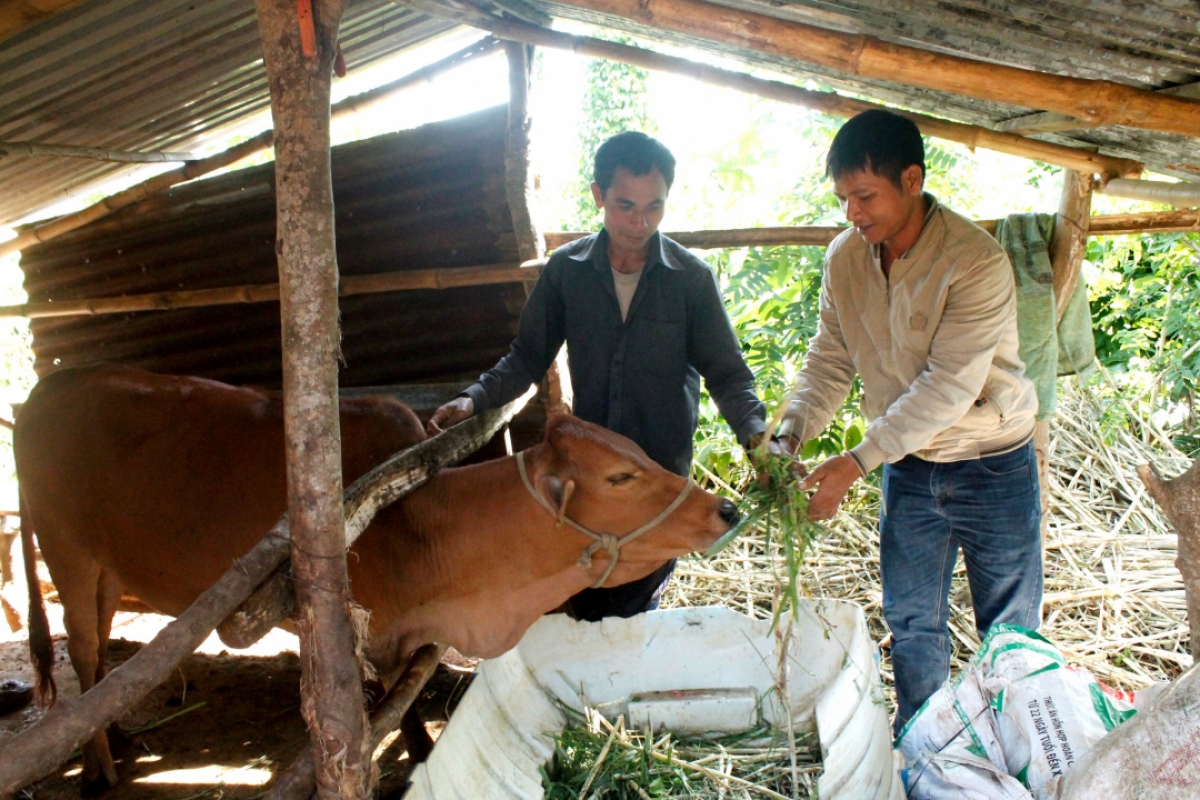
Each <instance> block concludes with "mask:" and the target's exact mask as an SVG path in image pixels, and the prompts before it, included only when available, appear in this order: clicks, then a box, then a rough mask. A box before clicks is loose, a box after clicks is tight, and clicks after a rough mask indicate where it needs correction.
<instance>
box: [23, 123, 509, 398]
mask: <svg viewBox="0 0 1200 800" xmlns="http://www.w3.org/2000/svg"><path fill="white" fill-rule="evenodd" d="M505 124H506V109H505V107H503V106H501V107H497V108H493V109H488V110H485V111H481V112H478V113H476V114H472V115H469V116H466V117H461V118H459V119H455V120H450V121H448V122H441V123H435V124H431V125H426V126H424V127H421V128H418V129H416V130H412V131H406V132H402V133H398V134H393V135H390V136H384V137H379V138H377V139H372V140H368V141H363V142H356V143H353V144H348V145H344V146H341V147H338V148H335V149H334V152H333V182H334V195H335V201H336V205H337V240H338V262H339V266H340V268H341V271H342V274H344V275H366V274H375V273H381V272H392V271H398V270H408V269H428V268H431V267H459V266H471V265H476V264H490V263H500V262H508V263H514V264H515V263H516V262H517V260H518V258H517V251H516V244H515V240H514V238H513V233H512V218H511V215H510V214H509V210H508V204H507V202H506V200H505V196H504V129H505ZM274 187H275V174H274V166H273V165H265V166H262V167H255V168H251V169H247V170H243V171H240V172H237V173H231V174H229V175H225V176H222V177H219V178H214V179H211V180H206V181H199V182H197V183H194V184H190V185H187V186H183V187H179V188H177V189H175V190H173V191H171V192H170V193H169V194H167V195H165V196H163V197H162V198H159V199H157V200H155V201H153V202H150V203H146V204H143V205H141V206H138V207H134V208H131V209H127V210H125V211H123V212H121V213H118V214H114V215H113V216H111V217H109V218H107V219H104V220H101V221H99V222H97V223H93V224H92V225H89V226H87V227H84V228H81V229H79V230H78V231H75V232H73V233H70V234H68V235H66V236H63V237H61V238H58V239H55V240H52V241H50V242H47V243H46V244H44V245H39V246H37V247H33V248H30V249H28V250H27V251H25V253H24V254H23V257H22V261H21V267H22V269H23V270H24V272H25V287H26V290H27V291H28V292H29V299H30V300H32V301H46V300H51V301H52V300H60V299H79V298H93V297H108V296H115V295H122V294H140V293H145V292H154V291H166V290H178V289H202V288H209V287H217V286H231V285H238V284H248V283H272V282H274V281H275V280H277V268H276V261H275V253H274V235H275V205H274ZM524 298H525V295H524V291H523V289H522V287H521V286H520V285H518V284H507V285H502V286H481V287H471V288H463V289H452V290H443V291H412V292H392V293H387V294H376V295H365V296H355V297H346V298H342V302H341V309H342V335H343V339H342V352H343V355H344V361H345V363H344V364H343V366H342V370H341V382H342V385H343V386H367V385H379V384H390V383H407V382H413V381H436V380H454V379H458V378H461V377H471V376H474V375H477V374H478V373H479V372H480V371H481V370H483V369H486V368H488V367H490V366H491V365H492V364H494V363H495V361H496V359H497V358H499V357H500V356H501V355H503V354H504V353H505V352H506V350H507V347H508V344H509V342H511V340H512V338H513V336H514V335H515V334H516V325H517V319H518V317H519V314H520V309H521V306H522V305H523V303H524ZM32 330H33V341H34V343H33V349H34V354H35V356H36V363H35V367H36V369H37V371H38V374H39V375H42V374H45V373H46V372H48V371H50V370H52V369H54V368H55V366H57V365H59V364H63V365H73V364H85V363H89V362H93V361H100V360H107V361H117V362H121V363H124V364H130V365H133V366H138V367H142V368H144V369H149V370H152V371H155V372H165V373H178V374H189V375H201V376H205V377H209V378H214V379H217V380H222V381H226V382H229V383H249V384H256V385H262V386H271V387H274V386H278V385H279V384H280V383H281V380H282V373H281V370H282V368H281V361H280V334H279V305H278V304H277V303H259V304H253V305H235V306H218V307H212V308H197V309H183V310H175V311H150V312H141V313H134V314H114V315H108V316H98V317H66V318H58V319H55V318H48V319H38V320H34V321H33V323H32Z"/></svg>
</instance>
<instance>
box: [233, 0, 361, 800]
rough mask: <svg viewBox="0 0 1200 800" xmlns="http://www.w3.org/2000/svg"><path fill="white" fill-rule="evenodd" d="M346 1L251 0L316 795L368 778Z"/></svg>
mask: <svg viewBox="0 0 1200 800" xmlns="http://www.w3.org/2000/svg"><path fill="white" fill-rule="evenodd" d="M345 2H346V0H320V2H310V0H300V2H299V3H297V2H296V1H295V0H258V1H257V8H258V21H259V30H260V32H261V35H262V48H263V61H264V63H265V65H266V68H267V77H268V79H269V81H270V86H271V116H272V119H273V120H274V127H275V203H276V214H277V217H276V219H277V223H276V238H275V252H276V253H277V255H278V257H279V288H280V312H281V315H282V329H283V418H284V442H285V449H286V453H287V484H288V521H289V523H290V527H291V533H292V570H293V576H294V587H295V592H296V602H297V606H298V607H299V611H298V613H297V615H296V624H297V628H298V631H299V635H300V668H301V697H300V710H301V713H302V715H303V716H304V720H305V722H306V723H307V725H308V729H309V735H310V738H311V740H312V744H313V751H314V752H315V753H316V754H317V764H316V768H317V796H318V797H320V798H323V799H324V798H328V799H329V800H332V799H333V798H360V797H364V796H365V795H366V794H367V792H368V790H369V788H370V785H371V783H372V781H371V771H370V768H369V767H370V761H369V757H370V752H369V750H368V746H369V741H368V737H367V730H368V728H367V720H366V715H365V713H364V711H363V694H362V673H361V665H360V664H359V662H358V656H357V655H356V647H355V644H356V639H355V633H354V625H353V623H352V620H351V609H350V589H349V576H348V574H347V571H346V538H345V535H344V533H343V531H344V528H345V520H344V518H343V516H342V504H341V502H340V501H341V497H342V466H341V461H342V446H341V428H340V423H339V419H338V397H337V385H338V375H337V365H338V352H339V349H340V344H341V335H340V330H339V327H338V300H337V297H338V293H337V290H338V270H337V254H336V247H335V241H334V216H333V180H332V177H331V174H330V155H329V147H330V140H329V99H330V88H331V84H332V82H333V74H332V72H333V61H334V54H335V52H336V50H337V32H338V25H339V23H340V21H341V17H342V12H343V11H344V9H345Z"/></svg>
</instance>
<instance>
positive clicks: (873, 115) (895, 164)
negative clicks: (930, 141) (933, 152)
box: [825, 109, 925, 187]
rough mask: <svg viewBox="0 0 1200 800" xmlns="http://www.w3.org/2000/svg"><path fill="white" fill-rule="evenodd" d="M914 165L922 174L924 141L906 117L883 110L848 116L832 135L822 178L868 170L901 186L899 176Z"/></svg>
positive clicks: (835, 177)
mask: <svg viewBox="0 0 1200 800" xmlns="http://www.w3.org/2000/svg"><path fill="white" fill-rule="evenodd" d="M913 164H917V165H919V166H920V167H921V175H922V177H924V175H925V143H924V142H923V141H921V132H920V131H919V130H918V129H917V126H916V125H914V124H913V122H912V120H910V119H909V118H908V117H902V116H900V115H899V114H893V113H892V112H890V111H884V110H882V109H871V110H870V111H864V112H862V113H861V114H858V115H856V116H854V117H852V118H851V119H850V121H849V122H847V123H846V124H845V125H843V126H842V129H841V130H839V131H838V132H837V136H834V137H833V144H832V145H830V146H829V155H827V156H826V157H825V177H827V178H833V179H834V180H835V181H836V180H837V179H838V178H840V177H842V176H843V175H846V174H847V173H851V172H860V171H863V170H870V171H872V172H874V173H875V174H876V175H881V176H883V177H885V178H887V179H888V180H890V181H891V182H892V183H894V184H895V185H896V186H897V187H900V175H901V174H902V173H903V172H904V170H905V169H907V168H908V167H910V166H912V165H913Z"/></svg>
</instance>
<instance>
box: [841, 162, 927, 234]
mask: <svg viewBox="0 0 1200 800" xmlns="http://www.w3.org/2000/svg"><path fill="white" fill-rule="evenodd" d="M921 185H922V180H921V168H920V167H919V166H917V165H916V164H911V165H909V166H908V167H907V168H906V169H905V170H904V172H902V173H900V186H896V184H894V183H892V182H891V181H890V180H889V179H888V178H886V177H885V176H883V175H879V174H877V173H876V172H874V171H873V170H870V169H865V170H860V171H858V172H846V173H843V174H842V175H841V176H840V177H839V178H837V179H836V180H835V181H834V182H833V193H834V194H835V195H837V199H838V203H839V204H840V205H841V207H842V213H843V214H845V215H846V220H847V221H848V222H849V223H850V224H851V225H853V226H854V227H855V228H856V229H857V230H858V232H859V234H861V235H862V237H863V238H864V239H866V240H867V241H868V242H869V243H871V244H883V243H884V242H888V241H890V240H891V239H893V238H894V237H896V236H897V235H898V234H900V233H902V232H904V231H905V230H906V229H910V228H911V227H912V226H913V225H914V224H917V225H918V226H919V224H920V223H921V222H923V220H920V219H918V220H916V221H915V222H914V220H913V216H914V215H919V214H920V213H921V210H922V208H923V205H922V203H921ZM917 230H918V231H919V230H920V228H919V227H918V228H917ZM905 249H907V248H905Z"/></svg>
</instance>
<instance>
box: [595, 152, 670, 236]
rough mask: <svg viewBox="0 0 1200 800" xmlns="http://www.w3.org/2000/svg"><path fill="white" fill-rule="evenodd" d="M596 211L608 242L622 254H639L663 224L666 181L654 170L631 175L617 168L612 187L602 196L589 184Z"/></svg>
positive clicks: (598, 189) (665, 204)
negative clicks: (637, 251)
mask: <svg viewBox="0 0 1200 800" xmlns="http://www.w3.org/2000/svg"><path fill="white" fill-rule="evenodd" d="M592 197H593V198H594V199H595V201H596V207H597V208H600V209H602V210H603V211H604V228H605V230H607V231H608V236H609V240H610V241H611V242H612V243H613V244H614V245H616V246H617V247H618V248H620V249H623V250H641V249H643V248H645V247H646V244H647V243H648V242H649V241H650V237H651V236H653V235H654V233H655V231H657V230H658V226H659V225H660V224H661V223H662V218H663V214H664V213H666V210H667V181H666V179H664V178H663V176H662V173H661V172H659V171H658V170H657V169H653V170H650V172H648V173H647V174H645V175H634V174H633V173H632V172H630V171H629V170H628V169H626V168H625V167H617V170H616V172H614V173H613V180H612V184H611V185H610V186H609V187H608V191H607V192H603V193H601V191H600V185H599V184H596V183H593V184H592Z"/></svg>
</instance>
